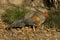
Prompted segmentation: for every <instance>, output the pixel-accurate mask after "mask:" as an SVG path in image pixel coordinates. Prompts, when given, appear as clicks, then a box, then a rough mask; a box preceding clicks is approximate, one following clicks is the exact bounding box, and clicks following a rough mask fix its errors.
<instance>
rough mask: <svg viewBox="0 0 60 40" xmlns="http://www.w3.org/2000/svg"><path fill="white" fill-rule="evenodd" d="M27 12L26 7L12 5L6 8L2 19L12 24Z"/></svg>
mask: <svg viewBox="0 0 60 40" xmlns="http://www.w3.org/2000/svg"><path fill="white" fill-rule="evenodd" d="M25 13H27V10H26V9H24V8H16V7H10V8H8V9H6V11H5V12H4V14H3V15H2V20H3V21H4V22H5V23H8V24H11V23H13V22H14V21H17V20H19V19H21V18H23V17H24V15H25Z"/></svg>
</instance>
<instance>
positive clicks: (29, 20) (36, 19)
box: [6, 12, 48, 29]
mask: <svg viewBox="0 0 60 40" xmlns="http://www.w3.org/2000/svg"><path fill="white" fill-rule="evenodd" d="M47 16H48V12H45V13H43V14H42V13H41V14H40V13H37V12H30V13H27V14H26V15H25V17H24V18H22V19H20V20H18V21H16V22H14V23H12V24H11V25H10V26H9V27H8V28H6V29H11V28H22V27H26V26H27V27H29V26H38V25H41V24H42V23H44V21H45V20H46V17H47Z"/></svg>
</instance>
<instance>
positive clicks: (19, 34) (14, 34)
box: [0, 10, 60, 40]
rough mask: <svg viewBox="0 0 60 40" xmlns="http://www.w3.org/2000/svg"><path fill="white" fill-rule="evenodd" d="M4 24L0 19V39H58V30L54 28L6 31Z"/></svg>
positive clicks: (59, 35)
mask: <svg viewBox="0 0 60 40" xmlns="http://www.w3.org/2000/svg"><path fill="white" fill-rule="evenodd" d="M1 14H2V10H0V16H1ZM6 26H7V25H5V24H4V23H3V22H2V20H1V19H0V40H60V32H57V31H56V30H55V29H54V28H53V29H47V28H45V27H43V29H41V28H36V30H35V31H33V30H32V29H31V28H22V29H17V30H16V29H12V30H11V31H7V30H5V27H6Z"/></svg>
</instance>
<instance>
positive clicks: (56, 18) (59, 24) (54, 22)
mask: <svg viewBox="0 0 60 40" xmlns="http://www.w3.org/2000/svg"><path fill="white" fill-rule="evenodd" d="M44 24H45V25H48V27H50V28H53V27H56V28H60V12H59V11H54V12H53V11H49V17H48V18H47V20H46V21H45V23H44Z"/></svg>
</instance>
